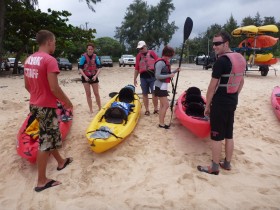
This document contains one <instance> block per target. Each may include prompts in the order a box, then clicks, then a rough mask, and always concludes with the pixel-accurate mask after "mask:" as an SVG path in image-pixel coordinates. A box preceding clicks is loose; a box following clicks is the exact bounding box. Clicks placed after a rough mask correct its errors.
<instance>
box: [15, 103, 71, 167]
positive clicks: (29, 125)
mask: <svg viewBox="0 0 280 210" xmlns="http://www.w3.org/2000/svg"><path fill="white" fill-rule="evenodd" d="M56 113H57V115H58V119H59V128H60V132H61V136H62V140H64V139H65V138H66V136H67V134H68V133H69V131H70V128H71V125H72V118H73V110H71V109H64V107H63V106H62V105H61V104H60V105H59V108H57V111H56ZM32 118H33V117H32V116H31V114H28V116H27V118H26V119H25V120H24V122H23V124H22V126H21V128H20V129H19V132H18V134H17V153H18V155H19V156H21V157H22V158H24V159H27V160H28V161H29V162H30V163H35V162H36V159H37V151H38V141H39V140H38V137H39V136H38V132H39V128H38V121H37V120H35V118H33V119H32Z"/></svg>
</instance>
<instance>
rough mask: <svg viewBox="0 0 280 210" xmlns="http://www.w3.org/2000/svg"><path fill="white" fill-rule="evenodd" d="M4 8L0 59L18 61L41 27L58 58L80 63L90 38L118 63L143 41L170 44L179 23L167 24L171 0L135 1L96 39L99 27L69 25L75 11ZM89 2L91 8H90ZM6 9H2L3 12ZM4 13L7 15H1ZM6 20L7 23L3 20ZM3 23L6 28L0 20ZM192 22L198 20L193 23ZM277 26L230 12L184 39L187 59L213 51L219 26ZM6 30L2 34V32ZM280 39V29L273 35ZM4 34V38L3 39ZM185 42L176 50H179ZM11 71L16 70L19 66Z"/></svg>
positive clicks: (29, 4) (30, 5) (11, 1)
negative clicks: (51, 37) (111, 31)
mask: <svg viewBox="0 0 280 210" xmlns="http://www.w3.org/2000/svg"><path fill="white" fill-rule="evenodd" d="M100 1H101V0H97V1H94V0H91V1H89V0H88V1H86V3H87V4H88V6H89V8H90V9H91V10H94V9H93V7H92V5H91V4H90V3H97V2H100ZM3 2H4V7H5V16H3V14H2V13H0V43H1V44H0V45H2V47H1V49H0V51H1V57H0V58H3V57H5V56H6V57H7V56H11V55H12V56H13V57H16V58H17V60H21V61H24V58H25V57H26V56H27V55H29V54H31V53H33V52H34V51H36V50H37V46H36V43H35V34H36V32H37V31H39V30H40V29H48V30H50V31H52V32H54V33H55V35H56V37H57V47H56V52H55V54H54V55H53V56H54V57H67V58H68V59H69V60H70V61H72V62H76V61H77V59H78V58H79V57H80V56H81V54H82V53H84V51H85V48H86V44H87V42H94V43H95V45H96V52H97V54H98V55H110V56H112V57H113V60H114V61H117V60H118V58H119V57H120V56H121V54H123V53H130V54H134V55H136V53H137V51H136V46H137V42H138V41H139V40H145V41H146V43H147V44H148V46H149V47H150V48H152V49H159V48H160V47H161V46H162V45H165V44H168V43H169V42H170V40H171V39H172V36H173V35H174V33H175V31H176V30H177V29H178V26H176V25H175V22H174V21H173V22H171V23H169V16H170V14H171V13H172V12H173V11H174V10H175V7H174V5H173V3H172V0H161V1H160V2H159V3H158V4H157V5H155V6H149V5H148V4H147V2H145V1H143V0H134V1H133V3H131V4H130V5H129V6H128V7H127V10H126V13H125V15H124V19H123V21H122V23H121V26H116V30H115V37H114V38H111V37H101V38H97V39H96V38H95V35H96V30H95V29H92V28H89V29H87V30H85V29H82V28H79V27H77V26H73V25H71V24H68V21H69V19H68V18H69V17H70V16H71V13H70V12H68V11H64V10H63V11H54V10H51V9H48V11H47V12H42V11H41V10H40V9H36V5H37V4H38V2H37V1H35V0H34V1H27V0H22V1H16V0H5V1H0V7H1V6H3ZM90 5H91V6H90ZM2 10H3V8H2V7H1V8H0V12H1V11H2ZM2 16H3V17H2ZM1 18H4V19H5V21H3V20H2V21H1ZM2 22H3V23H4V27H2V26H1V23H2ZM194 24H196V23H195V22H194ZM267 24H275V25H277V26H278V28H280V22H276V20H275V18H274V17H264V18H261V16H260V14H259V13H257V14H256V15H255V17H250V16H248V17H245V18H243V20H242V22H241V24H240V25H238V23H237V21H236V20H235V19H234V17H233V16H232V15H231V16H230V17H229V19H228V20H227V21H226V23H225V24H224V25H219V24H216V23H214V24H212V25H210V26H209V27H208V28H207V29H206V31H205V32H203V33H201V34H199V35H198V36H197V37H194V38H192V39H189V40H187V42H186V43H185V44H186V46H185V48H184V49H185V51H184V55H183V56H184V57H187V56H189V55H196V54H197V53H199V52H204V53H205V54H207V53H208V52H210V51H212V45H211V43H212V39H213V36H214V34H215V33H217V32H218V31H220V30H221V29H223V30H226V31H228V32H229V33H231V32H232V30H234V29H236V28H238V27H240V26H245V25H256V26H261V25H267ZM1 30H3V34H4V35H1V34H2V32H1ZM272 36H274V37H279V36H280V32H278V33H275V34H272ZM1 37H2V40H1ZM243 39H244V37H238V38H233V39H232V43H231V46H232V47H236V46H238V44H239V43H240V42H241V41H242V40H243ZM180 50H181V46H180V47H179V48H177V49H176V51H177V52H178V54H180ZM273 53H274V55H275V56H279V55H280V52H279V44H278V45H276V46H275V47H274V48H273ZM13 73H17V68H16V66H15V68H14V71H13Z"/></svg>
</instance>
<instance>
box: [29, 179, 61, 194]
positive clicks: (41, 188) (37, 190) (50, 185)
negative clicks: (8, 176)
mask: <svg viewBox="0 0 280 210" xmlns="http://www.w3.org/2000/svg"><path fill="white" fill-rule="evenodd" d="M55 182H57V181H55V180H53V179H52V180H51V181H49V182H48V183H47V184H45V186H43V187H35V188H34V190H35V191H36V192H41V191H43V190H45V189H48V188H50V187H55V186H57V185H60V184H56V185H53V184H54V183H55Z"/></svg>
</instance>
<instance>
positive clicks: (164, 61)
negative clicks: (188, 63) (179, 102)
mask: <svg viewBox="0 0 280 210" xmlns="http://www.w3.org/2000/svg"><path fill="white" fill-rule="evenodd" d="M174 53H175V52H174V49H173V48H172V47H169V46H165V47H164V48H163V50H162V58H158V59H157V60H156V62H155V77H156V81H155V85H154V93H155V96H157V97H158V98H159V101H160V108H159V125H158V126H159V127H160V128H165V129H168V128H169V126H168V125H166V124H165V123H164V118H165V115H166V112H167V109H168V108H169V101H168V98H167V96H168V95H169V94H168V91H167V88H168V83H170V80H171V78H173V77H174V76H175V73H176V72H178V71H180V68H177V69H176V70H174V71H171V68H170V59H171V58H172V57H173V56H174Z"/></svg>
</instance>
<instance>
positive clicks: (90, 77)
mask: <svg viewBox="0 0 280 210" xmlns="http://www.w3.org/2000/svg"><path fill="white" fill-rule="evenodd" d="M87 77H88V78H89V79H92V78H93V77H94V75H93V76H87ZM81 78H82V83H89V82H87V81H86V80H85V78H84V77H83V76H81ZM93 83H99V80H98V77H97V78H96V80H95V81H92V82H91V83H90V84H93Z"/></svg>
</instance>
